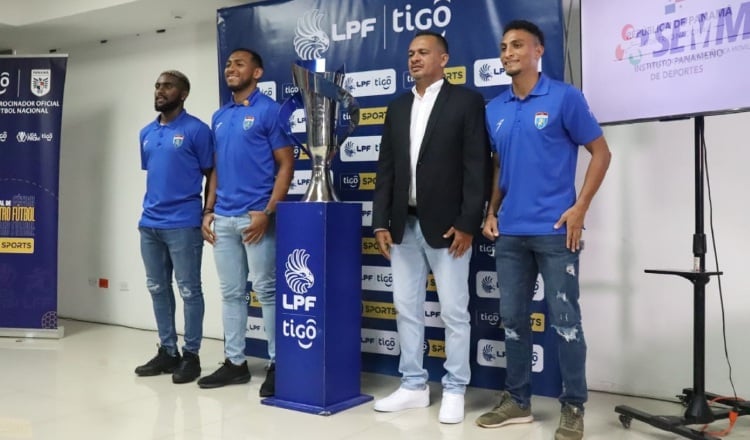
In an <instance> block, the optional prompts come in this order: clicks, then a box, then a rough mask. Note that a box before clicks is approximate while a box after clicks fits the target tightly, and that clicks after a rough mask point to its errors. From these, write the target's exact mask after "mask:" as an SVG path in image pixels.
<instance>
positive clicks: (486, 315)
mask: <svg viewBox="0 0 750 440" xmlns="http://www.w3.org/2000/svg"><path fill="white" fill-rule="evenodd" d="M475 322H477V323H478V324H480V325H482V326H486V327H492V328H499V325H500V312H498V311H487V310H484V311H482V310H477V312H476V319H475Z"/></svg>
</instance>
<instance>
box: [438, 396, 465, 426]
mask: <svg viewBox="0 0 750 440" xmlns="http://www.w3.org/2000/svg"><path fill="white" fill-rule="evenodd" d="M438 420H439V421H440V423H461V422H463V421H464V395H463V394H453V393H445V392H444V393H443V402H442V403H441V404H440V413H439V414H438Z"/></svg>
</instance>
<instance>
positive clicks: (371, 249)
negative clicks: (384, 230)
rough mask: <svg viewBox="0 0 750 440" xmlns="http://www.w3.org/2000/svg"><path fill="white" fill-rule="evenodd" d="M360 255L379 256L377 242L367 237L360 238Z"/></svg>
mask: <svg viewBox="0 0 750 440" xmlns="http://www.w3.org/2000/svg"><path fill="white" fill-rule="evenodd" d="M362 254H364V255H380V248H379V247H378V242H377V240H375V239H374V238H369V237H364V238H362Z"/></svg>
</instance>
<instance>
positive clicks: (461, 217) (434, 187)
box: [372, 80, 491, 248]
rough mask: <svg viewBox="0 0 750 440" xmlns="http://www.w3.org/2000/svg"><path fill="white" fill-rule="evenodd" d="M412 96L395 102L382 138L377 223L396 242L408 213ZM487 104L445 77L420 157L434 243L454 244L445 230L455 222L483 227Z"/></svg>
mask: <svg viewBox="0 0 750 440" xmlns="http://www.w3.org/2000/svg"><path fill="white" fill-rule="evenodd" d="M413 101H414V94H413V93H412V92H411V91H409V92H407V93H404V94H403V95H401V96H399V97H398V98H396V99H395V100H394V101H392V102H391V104H390V105H389V106H388V112H387V113H386V117H385V125H384V127H383V136H382V139H381V142H380V156H379V158H378V173H377V179H376V183H375V195H374V204H373V220H372V226H373V228H374V229H379V228H385V229H388V230H390V232H391V236H392V238H393V242H394V243H401V240H402V238H403V236H404V228H405V225H406V217H407V215H408V214H407V210H408V202H409V184H410V179H411V170H410V160H411V159H410V157H409V128H410V123H411V107H412V102H413ZM484 106H485V104H484V98H483V97H482V95H480V94H479V93H477V92H474V91H472V90H470V89H467V88H464V87H460V86H455V85H452V84H450V83H449V82H448V81H447V80H445V82H444V83H443V86H442V87H441V88H440V92H438V96H437V99H436V100H435V106H434V107H433V108H432V113H430V117H429V119H428V121H427V127H426V129H425V134H424V139H423V141H422V146H421V148H420V150H419V158H418V161H417V211H418V218H419V225H420V228H421V229H422V234H423V235H424V237H425V240H426V241H427V243H428V244H429V245H430V246H431V247H433V248H445V247H449V246H450V244H451V242H452V241H453V237H451V238H449V239H445V238H443V234H444V233H445V232H446V231H447V230H448V229H450V227H451V226H455V227H456V229H458V230H460V231H462V232H466V233H470V234H472V235H474V234H476V233H478V232H479V228H480V224H481V222H482V214H483V209H484V203H485V201H486V200H487V198H488V195H489V188H490V186H489V180H490V177H491V176H490V173H491V171H490V165H491V162H490V148H489V141H488V138H487V131H486V129H485V116H484Z"/></svg>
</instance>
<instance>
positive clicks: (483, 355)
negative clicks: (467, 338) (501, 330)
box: [477, 339, 507, 368]
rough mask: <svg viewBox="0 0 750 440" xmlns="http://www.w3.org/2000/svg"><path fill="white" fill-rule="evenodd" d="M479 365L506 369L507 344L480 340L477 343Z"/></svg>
mask: <svg viewBox="0 0 750 440" xmlns="http://www.w3.org/2000/svg"><path fill="white" fill-rule="evenodd" d="M477 364H479V365H481V366H483V367H494V368H505V367H506V366H507V359H506V357H505V342H502V341H494V340H492V339H480V340H479V341H478V342H477Z"/></svg>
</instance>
